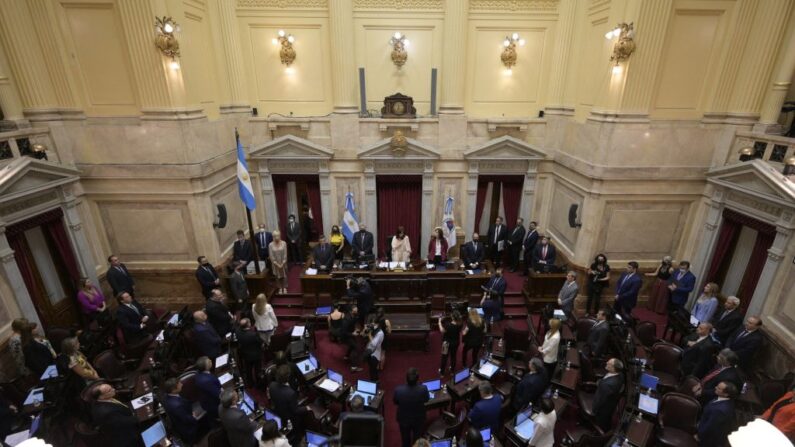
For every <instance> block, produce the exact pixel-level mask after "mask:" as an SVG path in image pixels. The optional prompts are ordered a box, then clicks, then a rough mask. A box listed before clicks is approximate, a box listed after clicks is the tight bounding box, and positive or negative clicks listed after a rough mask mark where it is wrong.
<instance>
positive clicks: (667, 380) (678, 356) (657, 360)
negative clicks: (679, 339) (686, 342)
mask: <svg viewBox="0 0 795 447" xmlns="http://www.w3.org/2000/svg"><path fill="white" fill-rule="evenodd" d="M651 352H652V360H653V364H652V366H653V367H652V371H651V373H652V375H654V376H657V377H658V378H659V379H660V382H659V384H660V386H663V387H667V388H669V389H674V388H676V387H677V385H678V384H679V375H680V368H679V364H680V363H681V362H682V348H680V347H679V346H676V345H672V344H671V343H667V342H658V343H655V344H654V345H653V346H652V348H651Z"/></svg>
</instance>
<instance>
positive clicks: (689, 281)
mask: <svg viewBox="0 0 795 447" xmlns="http://www.w3.org/2000/svg"><path fill="white" fill-rule="evenodd" d="M695 286H696V275H694V274H693V273H692V272H691V271H690V262H688V261H682V262H680V263H679V270H677V271H676V272H674V274H673V275H671V279H670V284H669V285H668V289H670V290H671V306H673V307H674V308H675V309H681V308H683V307H685V304H686V303H687V297H688V296H689V295H690V292H692V291H693V288H694V287H695Z"/></svg>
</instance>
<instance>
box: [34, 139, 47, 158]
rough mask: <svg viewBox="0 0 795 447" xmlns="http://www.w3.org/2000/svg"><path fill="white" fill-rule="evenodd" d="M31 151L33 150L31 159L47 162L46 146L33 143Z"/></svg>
mask: <svg viewBox="0 0 795 447" xmlns="http://www.w3.org/2000/svg"><path fill="white" fill-rule="evenodd" d="M31 149H33V154H32V155H33V158H36V159H38V160H47V146H45V145H43V144H41V143H35V144H34V145H33V146H32V147H31Z"/></svg>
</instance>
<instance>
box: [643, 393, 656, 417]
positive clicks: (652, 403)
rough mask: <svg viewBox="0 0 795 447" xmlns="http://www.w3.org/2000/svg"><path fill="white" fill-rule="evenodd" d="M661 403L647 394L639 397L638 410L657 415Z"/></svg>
mask: <svg viewBox="0 0 795 447" xmlns="http://www.w3.org/2000/svg"><path fill="white" fill-rule="evenodd" d="M658 405H659V401H658V400H657V399H655V398H653V397H651V396H649V395H647V394H639V395H638V409H639V410H640V411H642V412H644V413H648V414H654V415H656V414H657V406H658Z"/></svg>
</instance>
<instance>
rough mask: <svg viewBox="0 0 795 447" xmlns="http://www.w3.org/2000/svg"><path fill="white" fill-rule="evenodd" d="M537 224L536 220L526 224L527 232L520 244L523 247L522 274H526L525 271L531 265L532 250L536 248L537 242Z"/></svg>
mask: <svg viewBox="0 0 795 447" xmlns="http://www.w3.org/2000/svg"><path fill="white" fill-rule="evenodd" d="M537 226H538V224H537V223H536V222H534V221H533V222H530V225H528V226H527V234H526V235H525V237H524V241H523V242H522V246H523V247H524V271H523V272H522V275H523V276H527V272H528V271H529V270H530V269H531V268H532V267H533V251H534V250H535V248H536V244H537V243H538V231H537V230H536V227H537Z"/></svg>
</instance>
